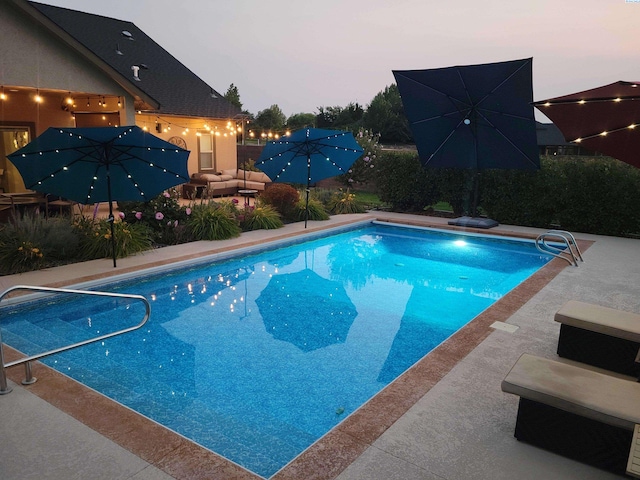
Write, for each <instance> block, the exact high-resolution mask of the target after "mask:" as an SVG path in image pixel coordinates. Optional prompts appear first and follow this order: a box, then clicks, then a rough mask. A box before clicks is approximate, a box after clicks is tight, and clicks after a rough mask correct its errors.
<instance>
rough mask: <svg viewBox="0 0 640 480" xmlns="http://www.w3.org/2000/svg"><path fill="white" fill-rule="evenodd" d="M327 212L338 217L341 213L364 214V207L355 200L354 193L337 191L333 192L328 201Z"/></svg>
mask: <svg viewBox="0 0 640 480" xmlns="http://www.w3.org/2000/svg"><path fill="white" fill-rule="evenodd" d="M328 207H329V211H330V212H331V213H333V214H336V215H339V214H342V213H364V211H365V210H364V206H363V205H362V204H361V203H360V202H359V201H358V200H357V199H356V195H355V194H354V193H350V192H349V190H347V191H346V192H343V191H339V192H335V193H334V194H333V196H332V197H331V199H330V200H329V205H328Z"/></svg>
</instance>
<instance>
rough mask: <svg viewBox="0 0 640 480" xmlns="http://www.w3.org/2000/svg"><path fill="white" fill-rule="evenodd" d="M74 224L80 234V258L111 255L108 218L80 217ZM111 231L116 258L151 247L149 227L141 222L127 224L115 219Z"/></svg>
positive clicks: (108, 256) (111, 244)
mask: <svg viewBox="0 0 640 480" xmlns="http://www.w3.org/2000/svg"><path fill="white" fill-rule="evenodd" d="M74 226H75V230H76V231H77V232H78V234H79V236H80V248H79V255H78V256H79V258H80V259H82V260H93V259H97V258H111V257H112V256H113V250H112V249H113V242H112V240H111V224H110V222H109V221H108V220H106V219H96V220H92V219H88V218H80V219H78V220H76V223H75V225H74ZM113 231H114V235H115V247H116V257H117V258H123V257H128V256H129V255H133V254H136V253H139V252H143V251H145V250H149V249H150V248H151V247H152V243H151V238H150V236H149V228H148V227H147V226H146V225H145V224H143V223H134V224H129V223H127V222H124V221H117V220H116V221H115V222H114V224H113Z"/></svg>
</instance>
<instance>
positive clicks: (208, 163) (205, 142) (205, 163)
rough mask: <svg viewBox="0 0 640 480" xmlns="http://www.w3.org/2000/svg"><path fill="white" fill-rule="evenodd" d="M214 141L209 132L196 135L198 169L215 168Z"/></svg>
mask: <svg viewBox="0 0 640 480" xmlns="http://www.w3.org/2000/svg"><path fill="white" fill-rule="evenodd" d="M215 153H216V141H215V136H214V135H211V134H210V133H208V132H207V133H202V134H201V135H200V136H199V137H198V160H199V162H200V170H201V171H202V170H216V155H215Z"/></svg>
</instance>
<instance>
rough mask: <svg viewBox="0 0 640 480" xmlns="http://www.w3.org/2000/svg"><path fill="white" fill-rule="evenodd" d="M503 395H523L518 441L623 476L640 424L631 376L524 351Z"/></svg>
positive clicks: (639, 395)
mask: <svg viewBox="0 0 640 480" xmlns="http://www.w3.org/2000/svg"><path fill="white" fill-rule="evenodd" d="M502 391H504V392H506V393H511V394H514V395H518V396H519V397H520V402H519V405H518V414H517V419H516V427H515V434H514V435H515V437H516V438H517V439H518V440H520V441H524V442H527V443H530V444H532V445H535V446H537V447H540V448H544V449H546V450H550V451H552V452H555V453H558V454H560V455H563V456H565V457H569V458H572V459H574V460H578V461H581V462H584V463H587V464H590V465H593V466H596V467H599V468H602V469H606V470H609V471H612V472H615V473H618V474H622V475H624V474H625V472H626V469H627V468H628V459H629V458H630V452H631V445H632V439H633V435H634V427H635V425H636V424H639V423H640V383H638V382H636V381H635V379H634V378H633V377H625V376H622V375H615V374H611V375H609V374H607V372H605V371H604V370H601V369H597V368H594V367H590V366H586V365H582V364H579V363H577V362H570V361H566V360H565V361H562V362H559V361H555V360H550V359H547V358H541V357H536V356H533V355H529V354H526V353H525V354H523V355H522V356H521V357H520V358H519V359H518V361H517V362H516V363H515V365H514V366H513V367H512V368H511V370H510V371H509V373H508V374H507V376H506V377H505V379H504V380H503V381H502ZM633 456H635V451H634V452H633Z"/></svg>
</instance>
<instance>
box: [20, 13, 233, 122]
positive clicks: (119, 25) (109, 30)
mask: <svg viewBox="0 0 640 480" xmlns="http://www.w3.org/2000/svg"><path fill="white" fill-rule="evenodd" d="M28 3H29V4H30V5H31V6H33V7H34V8H35V9H37V10H38V11H39V12H40V13H41V14H43V15H44V16H45V17H47V18H48V19H49V20H50V21H51V22H53V23H54V24H55V25H57V26H58V27H59V28H60V29H62V30H63V31H64V32H66V33H67V34H68V35H70V36H71V37H73V38H74V39H75V40H76V41H77V42H78V43H80V44H81V45H83V46H84V47H85V48H86V49H88V50H89V51H91V52H92V53H93V54H94V55H96V56H97V57H98V58H100V59H101V60H102V61H103V62H105V63H106V64H107V65H108V66H109V67H110V68H112V69H113V70H114V72H117V73H118V74H120V75H122V77H124V78H126V79H127V80H128V81H129V82H130V83H131V85H132V87H134V88H136V89H137V90H140V91H142V92H144V93H145V94H146V95H148V96H149V97H151V98H152V99H154V100H155V101H156V102H157V103H158V104H159V105H160V106H159V109H158V110H157V113H159V114H165V115H180V116H194V117H205V118H231V117H233V116H235V115H237V114H239V113H240V109H239V108H237V107H235V106H234V105H232V104H231V103H229V102H228V101H227V100H226V99H225V98H224V97H223V96H222V95H220V94H219V93H218V92H216V91H215V90H214V89H213V88H212V87H210V86H209V85H207V84H206V83H205V82H204V81H203V80H201V79H200V78H199V77H198V76H197V75H196V74H194V73H193V72H192V71H191V70H189V69H188V68H187V67H185V66H184V65H183V64H182V63H180V62H179V61H178V60H177V59H176V58H175V57H173V56H172V55H171V54H170V53H169V52H167V51H166V50H165V49H164V48H162V47H161V46H160V45H158V44H157V43H156V42H155V41H153V40H152V39H151V38H150V37H149V36H148V35H146V34H145V33H144V32H143V31H142V30H140V29H139V28H138V27H136V25H135V24H133V23H132V22H128V21H123V20H116V19H113V18H109V17H104V16H100V15H94V14H89V13H84V12H79V11H77V10H70V9H67V8H61V7H53V6H50V5H44V4H41V3H36V2H28ZM125 32H128V33H125ZM136 77H137V78H136Z"/></svg>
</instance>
